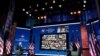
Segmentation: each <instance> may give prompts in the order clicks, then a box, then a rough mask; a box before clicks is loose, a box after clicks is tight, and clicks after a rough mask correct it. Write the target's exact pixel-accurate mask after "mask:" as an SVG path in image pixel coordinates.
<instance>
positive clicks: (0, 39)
mask: <svg viewBox="0 0 100 56" xmlns="http://www.w3.org/2000/svg"><path fill="white" fill-rule="evenodd" d="M3 43H4V42H3V40H2V38H0V55H3Z"/></svg>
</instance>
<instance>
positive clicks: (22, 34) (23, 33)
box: [12, 27, 30, 54]
mask: <svg viewBox="0 0 100 56" xmlns="http://www.w3.org/2000/svg"><path fill="white" fill-rule="evenodd" d="M29 38H30V29H27V28H20V27H17V28H16V34H15V39H14V43H13V44H14V46H13V52H12V53H13V54H14V53H15V51H16V49H17V47H18V45H19V44H20V45H22V49H23V53H24V54H27V49H28V44H29Z"/></svg>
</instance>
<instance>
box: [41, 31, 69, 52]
mask: <svg viewBox="0 0 100 56" xmlns="http://www.w3.org/2000/svg"><path fill="white" fill-rule="evenodd" d="M59 34H66V50H68V49H69V46H68V39H69V37H68V33H48V34H41V35H40V50H51V51H66V50H57V49H43V48H42V36H43V35H59Z"/></svg>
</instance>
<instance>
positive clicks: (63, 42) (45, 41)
mask: <svg viewBox="0 0 100 56" xmlns="http://www.w3.org/2000/svg"><path fill="white" fill-rule="evenodd" d="M41 39H42V40H41V49H46V50H47V49H48V50H66V49H67V34H66V33H63V34H62V33H61V34H44V35H42V36H41Z"/></svg>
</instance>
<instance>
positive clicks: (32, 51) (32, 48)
mask: <svg viewBox="0 0 100 56" xmlns="http://www.w3.org/2000/svg"><path fill="white" fill-rule="evenodd" d="M28 50H29V54H30V55H34V44H33V43H30V44H29V46H28Z"/></svg>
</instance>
